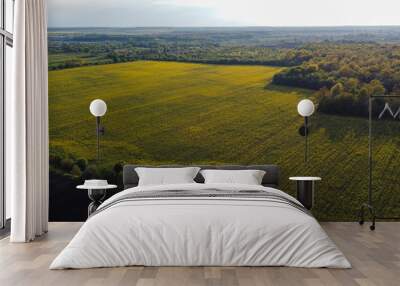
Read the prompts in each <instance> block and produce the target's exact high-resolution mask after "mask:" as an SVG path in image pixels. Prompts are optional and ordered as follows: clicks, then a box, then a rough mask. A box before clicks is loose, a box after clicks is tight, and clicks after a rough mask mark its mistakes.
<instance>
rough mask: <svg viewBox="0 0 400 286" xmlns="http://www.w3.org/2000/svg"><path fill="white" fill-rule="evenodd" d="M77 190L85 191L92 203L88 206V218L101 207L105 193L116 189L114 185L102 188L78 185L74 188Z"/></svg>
mask: <svg viewBox="0 0 400 286" xmlns="http://www.w3.org/2000/svg"><path fill="white" fill-rule="evenodd" d="M76 188H77V189H79V190H87V191H88V196H89V199H90V200H91V201H92V202H91V203H90V204H89V206H88V217H89V216H90V215H91V214H92V213H94V212H95V211H96V209H97V208H98V207H99V206H100V205H101V203H102V202H103V200H104V198H105V197H106V192H107V190H109V189H115V188H117V186H116V185H104V186H89V185H79V186H77V187H76Z"/></svg>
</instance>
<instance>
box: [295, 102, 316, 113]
mask: <svg viewBox="0 0 400 286" xmlns="http://www.w3.org/2000/svg"><path fill="white" fill-rule="evenodd" d="M314 110H315V107H314V103H313V102H312V101H311V100H309V99H303V100H301V101H300V102H299V104H298V105H297V112H298V113H299V114H300V115H301V116H303V117H309V116H311V115H313V113H314Z"/></svg>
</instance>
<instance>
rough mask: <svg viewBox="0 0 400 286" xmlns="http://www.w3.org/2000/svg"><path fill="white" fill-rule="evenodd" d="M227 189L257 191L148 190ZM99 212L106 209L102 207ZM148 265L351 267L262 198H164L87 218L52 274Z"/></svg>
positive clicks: (310, 225)
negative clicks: (63, 271) (95, 268)
mask: <svg viewBox="0 0 400 286" xmlns="http://www.w3.org/2000/svg"><path fill="white" fill-rule="evenodd" d="M205 187H207V188H218V189H224V190H228V191H232V190H240V189H251V190H266V191H269V192H274V193H276V194H280V195H283V196H286V197H287V198H290V199H291V200H295V199H294V198H292V197H291V196H289V195H287V194H285V193H283V192H281V191H279V190H276V189H272V188H265V187H262V186H253V185H251V186H250V185H249V186H247V185H237V184H236V185H233V184H232V185H231V184H223V185H221V184H212V185H211V184H207V185H205V184H185V185H164V186H146V187H136V188H131V189H128V190H125V191H123V192H121V193H118V194H116V195H115V196H113V197H111V198H110V199H109V200H107V201H106V202H104V203H103V205H104V204H106V203H108V202H110V201H111V200H115V199H117V198H118V197H121V196H123V195H125V194H128V193H129V192H140V191H149V190H152V191H154V190H159V191H162V190H176V189H179V190H202V189H204V188H205ZM100 208H101V206H100ZM127 265H145V266H195V265H197V266H211V265H213V266H245V265H246V266H294V267H332V268H350V267H351V266H350V263H349V262H348V261H347V259H346V258H345V257H344V255H343V254H342V252H341V251H340V250H339V249H338V248H337V247H336V245H335V244H334V243H333V242H332V241H331V239H330V238H329V237H328V236H327V234H326V233H325V231H324V230H323V229H322V228H321V226H320V225H319V224H318V222H317V221H316V220H315V219H314V218H313V217H312V216H310V215H307V214H306V213H304V212H302V211H300V210H298V209H296V208H294V207H292V206H290V205H285V204H279V203H276V202H269V201H264V200H257V199H243V198H241V199H233V198H229V197H228V198H206V199H205V198H201V199H200V198H185V199H182V200H180V199H177V198H168V199H165V198H162V199H157V198H156V199H149V200H141V201H125V202H121V203H118V204H116V205H113V206H111V207H109V208H108V209H105V210H104V211H102V212H100V213H98V214H96V215H94V216H93V217H91V218H89V219H88V221H86V223H85V224H84V225H83V226H82V227H81V229H80V230H79V232H78V233H77V234H76V235H75V237H74V238H73V239H72V241H71V242H70V243H69V244H68V246H67V247H66V248H65V249H64V250H63V251H62V252H61V253H60V254H59V255H58V257H57V258H56V259H55V260H54V261H53V263H52V264H51V266H50V269H63V268H91V267H113V266H127Z"/></svg>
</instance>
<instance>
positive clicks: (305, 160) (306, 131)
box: [304, 116, 308, 163]
mask: <svg viewBox="0 0 400 286" xmlns="http://www.w3.org/2000/svg"><path fill="white" fill-rule="evenodd" d="M304 137H305V141H306V142H305V148H304V163H307V159H308V117H307V116H305V117H304Z"/></svg>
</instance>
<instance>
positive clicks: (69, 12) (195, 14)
mask: <svg viewBox="0 0 400 286" xmlns="http://www.w3.org/2000/svg"><path fill="white" fill-rule="evenodd" d="M48 3H49V4H48V5H49V8H48V17H49V26H50V27H71V26H75V27H83V26H85V27H90V26H100V27H105V26H110V27H121V26H129V27H133V26H219V25H229V24H232V23H228V21H225V20H223V19H218V17H217V16H216V15H215V11H214V10H213V9H211V8H210V7H208V6H204V5H201V6H197V5H196V3H194V2H193V3H192V4H193V5H181V3H179V2H175V0H174V1H166V0H133V1H132V0H115V1H105V0H96V1H95V0H86V1H78V0H68V1H67V0H49V2H48Z"/></svg>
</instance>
